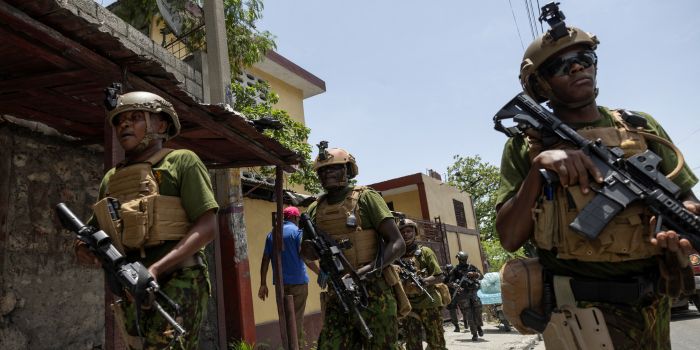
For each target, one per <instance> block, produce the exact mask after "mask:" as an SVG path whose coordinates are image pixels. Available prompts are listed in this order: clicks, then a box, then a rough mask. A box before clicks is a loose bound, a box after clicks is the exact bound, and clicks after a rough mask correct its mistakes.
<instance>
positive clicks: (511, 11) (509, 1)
mask: <svg viewBox="0 0 700 350" xmlns="http://www.w3.org/2000/svg"><path fill="white" fill-rule="evenodd" d="M508 4H509V5H510V13H511V14H513V23H515V30H516V31H517V32H518V38H520V47H522V48H523V51H525V44H523V37H522V36H521V35H520V28H518V21H516V20H515V11H513V3H512V2H511V0H508Z"/></svg>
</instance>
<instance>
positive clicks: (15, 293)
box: [0, 116, 218, 350]
mask: <svg viewBox="0 0 700 350" xmlns="http://www.w3.org/2000/svg"><path fill="white" fill-rule="evenodd" d="M33 124H34V125H37V126H38V127H39V128H46V127H45V126H41V124H37V123H33ZM102 160H103V154H102V152H101V151H93V150H91V149H90V148H87V147H80V146H76V145H74V144H72V143H70V142H69V141H66V140H64V139H62V138H60V137H56V136H46V135H44V134H42V133H39V132H36V131H31V130H30V129H28V128H26V127H21V126H17V125H14V124H12V123H9V122H4V121H3V119H2V117H1V116H0V349H2V350H25V349H31V350H41V349H86V350H87V349H93V348H95V349H102V348H103V343H104V328H105V327H104V280H103V273H102V270H101V269H93V268H86V267H82V266H80V265H78V264H77V261H76V259H75V255H74V254H73V245H72V244H73V239H74V236H73V235H72V234H70V233H69V232H68V231H66V230H63V229H62V227H61V224H60V223H59V221H58V219H57V218H56V216H55V214H54V209H53V208H54V206H55V205H56V204H57V203H60V202H65V203H66V204H67V205H68V206H69V208H70V209H71V210H72V211H73V212H74V213H76V215H78V216H79V217H81V218H87V216H88V215H89V210H90V207H91V205H92V203H94V201H95V198H97V195H98V185H99V182H100V180H101V178H102V174H103V170H102V164H103V161H102ZM209 251H210V252H211V249H209ZM210 254H211V253H210ZM209 266H210V270H211V271H210V274H211V276H215V274H214V273H213V261H210V264H209ZM212 287H213V288H216V285H215V281H214V280H212ZM213 295H216V294H215V293H213ZM208 310H209V311H208V315H207V316H208V320H207V321H206V322H205V324H204V325H203V327H202V331H201V333H200V344H201V348H203V349H216V348H217V347H218V346H217V342H216V339H217V329H216V303H215V301H214V299H213V298H212V299H210V303H209V308H208Z"/></svg>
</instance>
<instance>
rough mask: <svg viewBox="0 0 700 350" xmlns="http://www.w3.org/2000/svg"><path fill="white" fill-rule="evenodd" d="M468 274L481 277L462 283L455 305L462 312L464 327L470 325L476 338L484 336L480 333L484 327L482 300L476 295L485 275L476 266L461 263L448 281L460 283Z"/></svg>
mask: <svg viewBox="0 0 700 350" xmlns="http://www.w3.org/2000/svg"><path fill="white" fill-rule="evenodd" d="M468 272H477V273H478V274H479V277H475V278H474V279H466V280H465V281H464V282H463V283H462V290H461V291H460V292H459V293H457V295H456V296H455V300H454V301H453V304H455V305H457V307H459V310H460V311H461V312H462V318H463V321H464V327H465V328H466V327H467V325H469V330H470V331H471V333H472V336H474V337H476V336H477V334H478V333H481V334H482V335H483V331H481V332H479V331H480V330H481V327H482V326H483V325H484V322H483V321H482V319H481V312H482V306H481V299H479V296H478V295H477V294H476V293H477V291H478V290H479V279H481V278H483V275H482V274H481V272H480V271H479V269H478V268H476V266H474V265H472V264H462V263H460V264H458V265H457V266H455V268H454V269H453V270H452V271H451V272H450V274H449V276H448V278H447V281H448V282H449V283H458V282H459V280H460V279H461V278H462V276H465V275H466V274H467V273H468ZM455 314H456V310H455ZM455 327H456V326H455Z"/></svg>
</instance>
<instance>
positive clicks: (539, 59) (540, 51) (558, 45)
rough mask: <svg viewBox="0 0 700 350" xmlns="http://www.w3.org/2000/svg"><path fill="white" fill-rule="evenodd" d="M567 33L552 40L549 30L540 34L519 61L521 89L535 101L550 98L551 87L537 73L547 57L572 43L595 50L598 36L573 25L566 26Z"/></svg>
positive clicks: (570, 45) (572, 44)
mask: <svg viewBox="0 0 700 350" xmlns="http://www.w3.org/2000/svg"><path fill="white" fill-rule="evenodd" d="M566 30H567V35H565V36H563V37H561V38H559V39H557V40H554V39H553V36H552V33H551V30H548V31H547V32H546V33H544V34H543V35H540V36H539V37H538V38H537V39H535V41H533V42H532V43H531V44H530V46H528V48H527V50H525V54H524V55H523V61H522V63H520V76H519V78H520V84H521V85H522V86H523V90H525V92H526V93H527V94H528V95H530V96H531V97H532V98H534V99H535V100H537V102H544V101H547V100H549V99H551V97H552V96H551V88H550V87H549V84H547V82H546V80H545V79H544V77H542V76H541V75H540V73H539V68H540V66H542V64H543V63H545V62H546V61H547V60H548V59H550V58H551V57H553V56H554V55H556V54H557V53H559V52H561V51H562V50H564V49H566V48H569V47H572V46H574V45H586V46H588V47H590V48H591V50H595V49H596V47H597V46H598V43H599V41H598V38H597V37H596V36H595V35H593V34H591V33H587V32H584V31H583V30H581V29H578V28H575V27H566Z"/></svg>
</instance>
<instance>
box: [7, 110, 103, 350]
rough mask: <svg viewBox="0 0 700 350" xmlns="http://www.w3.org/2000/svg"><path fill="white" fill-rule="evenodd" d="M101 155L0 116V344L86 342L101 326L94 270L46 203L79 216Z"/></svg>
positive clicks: (67, 345) (98, 335)
mask: <svg viewBox="0 0 700 350" xmlns="http://www.w3.org/2000/svg"><path fill="white" fill-rule="evenodd" d="M101 160H102V155H101V154H98V153H95V152H92V151H90V150H88V149H87V148H84V147H83V148H81V147H75V146H72V145H70V144H69V143H68V142H67V141H64V140H62V139H59V138H57V137H50V136H44V135H41V134H39V133H36V132H32V131H30V130H28V129H26V128H22V127H19V126H16V125H12V124H10V123H2V121H1V120H0V255H1V258H0V293H1V294H0V295H1V296H2V303H1V305H2V307H0V314H1V319H0V349H32V350H34V349H92V348H93V346H96V345H99V344H102V341H103V340H102V339H103V337H104V336H103V333H104V312H103V309H104V308H103V303H104V301H103V300H104V298H103V293H102V290H103V285H104V284H103V283H104V282H103V276H102V272H101V270H98V269H87V268H82V267H79V266H78V265H77V264H76V261H75V257H74V254H73V253H72V242H73V236H72V235H71V234H69V233H68V231H65V230H62V229H61V225H60V223H59V222H58V220H57V218H56V216H55V214H54V211H53V207H54V206H55V205H56V204H57V203H59V202H66V203H67V204H68V205H69V207H70V208H71V209H72V210H73V211H74V212H75V213H76V214H77V215H78V216H80V217H85V216H86V215H87V213H88V209H89V205H90V203H93V202H94V199H95V198H96V196H97V190H98V188H97V186H98V184H99V180H100V178H101V174H102V169H101V164H102V161H101Z"/></svg>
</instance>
